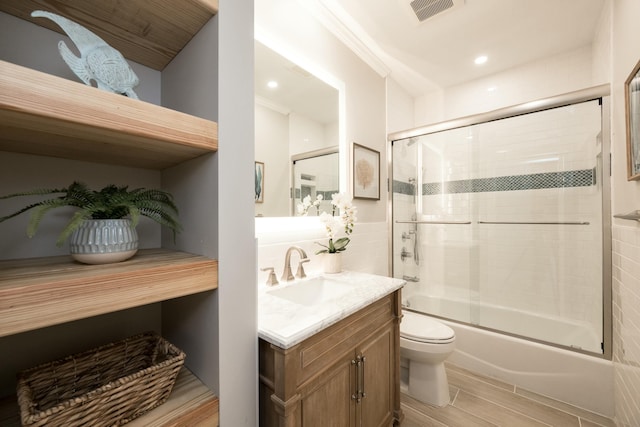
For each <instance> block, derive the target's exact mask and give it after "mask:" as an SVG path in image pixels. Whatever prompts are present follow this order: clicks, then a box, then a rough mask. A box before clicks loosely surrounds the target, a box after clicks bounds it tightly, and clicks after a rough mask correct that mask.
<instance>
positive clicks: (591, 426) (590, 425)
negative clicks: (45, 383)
mask: <svg viewBox="0 0 640 427" xmlns="http://www.w3.org/2000/svg"><path fill="white" fill-rule="evenodd" d="M608 422H609V423H612V424H599V423H594V422H591V421H589V420H585V419H584V418H580V425H581V426H582V427H605V426H610V425H612V426H615V423H613V421H608Z"/></svg>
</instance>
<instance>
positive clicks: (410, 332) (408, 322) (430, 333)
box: [400, 311, 455, 343]
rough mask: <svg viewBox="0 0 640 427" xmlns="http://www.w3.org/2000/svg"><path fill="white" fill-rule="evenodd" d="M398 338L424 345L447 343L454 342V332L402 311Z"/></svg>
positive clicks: (426, 318)
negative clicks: (423, 343)
mask: <svg viewBox="0 0 640 427" xmlns="http://www.w3.org/2000/svg"><path fill="white" fill-rule="evenodd" d="M402 313H403V317H402V322H401V323H400V336H401V337H403V338H407V339H410V340H413V341H419V342H426V343H448V342H451V341H453V340H454V338H455V332H454V331H453V329H451V328H450V327H448V326H447V325H445V324H443V323H441V322H438V321H437V320H434V319H432V318H430V317H427V316H423V315H420V314H417V313H412V312H410V311H403V312H402Z"/></svg>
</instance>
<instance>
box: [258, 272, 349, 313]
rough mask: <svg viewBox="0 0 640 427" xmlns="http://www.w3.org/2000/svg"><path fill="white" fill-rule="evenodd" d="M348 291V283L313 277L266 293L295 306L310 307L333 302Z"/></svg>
mask: <svg viewBox="0 0 640 427" xmlns="http://www.w3.org/2000/svg"><path fill="white" fill-rule="evenodd" d="M349 291H350V286H349V284H348V283H345V282H340V281H337V280H332V279H327V278H326V277H314V278H312V279H309V280H305V281H301V282H298V283H294V284H293V285H289V286H286V287H283V288H278V289H274V290H272V291H269V292H268V293H269V294H270V295H273V296H275V297H278V298H283V299H286V300H288V301H291V302H294V303H296V304H301V305H307V306H311V305H316V304H322V303H323V302H327V301H331V300H335V299H337V298H340V297H342V296H343V295H345V294H346V293H348V292H349Z"/></svg>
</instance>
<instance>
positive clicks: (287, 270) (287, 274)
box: [280, 246, 311, 282]
mask: <svg viewBox="0 0 640 427" xmlns="http://www.w3.org/2000/svg"><path fill="white" fill-rule="evenodd" d="M294 250H295V251H298V254H300V261H299V262H298V271H296V277H297V278H298V279H302V278H304V277H307V275H306V274H305V273H304V268H303V267H302V264H303V263H305V262H309V261H311V260H310V259H309V258H307V253H306V252H305V251H304V250H303V249H302V248H300V247H298V246H291V247H290V248H289V249H287V253H286V255H285V257H284V270H283V272H282V277H281V278H280V280H285V281H287V282H289V281H291V280H293V279H295V277H293V274H292V273H291V252H292V251H294Z"/></svg>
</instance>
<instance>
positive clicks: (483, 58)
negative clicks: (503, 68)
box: [473, 55, 489, 65]
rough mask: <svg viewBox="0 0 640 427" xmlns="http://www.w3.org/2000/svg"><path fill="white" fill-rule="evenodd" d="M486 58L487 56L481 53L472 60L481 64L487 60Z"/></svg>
mask: <svg viewBox="0 0 640 427" xmlns="http://www.w3.org/2000/svg"><path fill="white" fill-rule="evenodd" d="M487 59H489V58H487V56H486V55H481V56H478V57H477V58H476V59H475V60H474V61H473V62H475V63H476V65H482V64H484V63H485V62H487Z"/></svg>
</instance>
